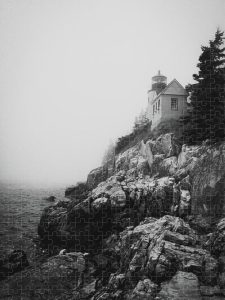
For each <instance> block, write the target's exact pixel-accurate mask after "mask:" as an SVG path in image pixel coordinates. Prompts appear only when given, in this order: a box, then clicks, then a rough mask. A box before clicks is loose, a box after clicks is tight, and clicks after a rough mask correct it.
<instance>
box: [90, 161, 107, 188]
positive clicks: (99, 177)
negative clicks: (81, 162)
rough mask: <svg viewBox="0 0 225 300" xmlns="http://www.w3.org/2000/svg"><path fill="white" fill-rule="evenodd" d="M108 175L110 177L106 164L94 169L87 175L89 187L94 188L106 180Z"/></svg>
mask: <svg viewBox="0 0 225 300" xmlns="http://www.w3.org/2000/svg"><path fill="white" fill-rule="evenodd" d="M107 177H108V169H107V167H106V166H105V165H104V166H101V167H99V168H96V169H94V170H92V171H91V172H90V173H89V174H88V176H87V187H88V189H93V188H94V187H96V186H97V185H98V184H99V183H100V182H102V181H104V180H106V179H107Z"/></svg>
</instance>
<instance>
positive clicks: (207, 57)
mask: <svg viewBox="0 0 225 300" xmlns="http://www.w3.org/2000/svg"><path fill="white" fill-rule="evenodd" d="M223 40H224V32H222V31H220V30H219V29H217V31H216V34H215V38H214V40H210V41H209V46H202V47H201V49H202V53H201V55H200V57H199V63H198V64H197V67H198V68H199V71H198V74H193V78H194V80H195V81H196V82H197V83H195V84H189V85H188V86H187V90H188V91H189V92H190V93H191V98H190V100H191V104H190V107H189V114H188V115H187V116H186V117H185V118H182V119H181V120H180V121H181V124H182V125H183V126H184V127H185V130H184V133H183V139H184V141H185V142H186V143H189V144H199V143H201V142H202V141H203V140H206V139H208V140H209V142H210V143H211V144H212V143H215V142H219V141H221V140H223V139H224V137H225V67H224V63H225V53H224V50H225V48H223V47H222V45H223Z"/></svg>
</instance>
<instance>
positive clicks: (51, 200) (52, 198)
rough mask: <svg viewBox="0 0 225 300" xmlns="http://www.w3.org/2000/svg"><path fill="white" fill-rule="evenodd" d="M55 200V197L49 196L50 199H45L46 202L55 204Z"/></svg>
mask: <svg viewBox="0 0 225 300" xmlns="http://www.w3.org/2000/svg"><path fill="white" fill-rule="evenodd" d="M55 199H56V197H55V196H49V197H46V198H44V200H46V201H49V202H54V201H55Z"/></svg>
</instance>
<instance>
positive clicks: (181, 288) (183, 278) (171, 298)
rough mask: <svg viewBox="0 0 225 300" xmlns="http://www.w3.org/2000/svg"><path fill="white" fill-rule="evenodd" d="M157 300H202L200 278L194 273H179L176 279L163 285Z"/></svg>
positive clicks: (175, 276)
mask: <svg viewBox="0 0 225 300" xmlns="http://www.w3.org/2000/svg"><path fill="white" fill-rule="evenodd" d="M155 299H157V300H181V299H182V300H202V297H201V294H200V289H199V281H198V277H197V276H196V275H195V274H193V273H187V272H182V271H178V272H177V273H176V274H175V275H174V277H173V278H172V279H171V280H170V281H168V282H164V283H162V284H161V291H160V292H159V293H158V295H157V297H156V298H155Z"/></svg>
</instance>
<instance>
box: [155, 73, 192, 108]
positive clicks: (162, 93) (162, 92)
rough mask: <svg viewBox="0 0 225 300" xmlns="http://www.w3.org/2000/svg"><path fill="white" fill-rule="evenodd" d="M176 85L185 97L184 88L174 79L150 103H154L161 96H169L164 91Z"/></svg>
mask: <svg viewBox="0 0 225 300" xmlns="http://www.w3.org/2000/svg"><path fill="white" fill-rule="evenodd" d="M173 83H176V84H178V86H180V88H182V89H183V90H184V95H185V96H187V95H188V93H187V92H186V90H185V88H184V87H183V86H182V85H181V84H180V83H179V81H177V80H176V79H175V78H174V79H173V80H172V81H171V82H170V83H169V84H167V86H166V87H165V88H164V89H163V90H162V91H161V92H160V93H159V94H158V95H157V97H155V98H154V99H152V102H153V101H155V100H156V99H157V98H159V97H160V96H161V95H169V94H167V93H166V91H167V90H168V89H169V88H170V86H171V85H172V84H173Z"/></svg>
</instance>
